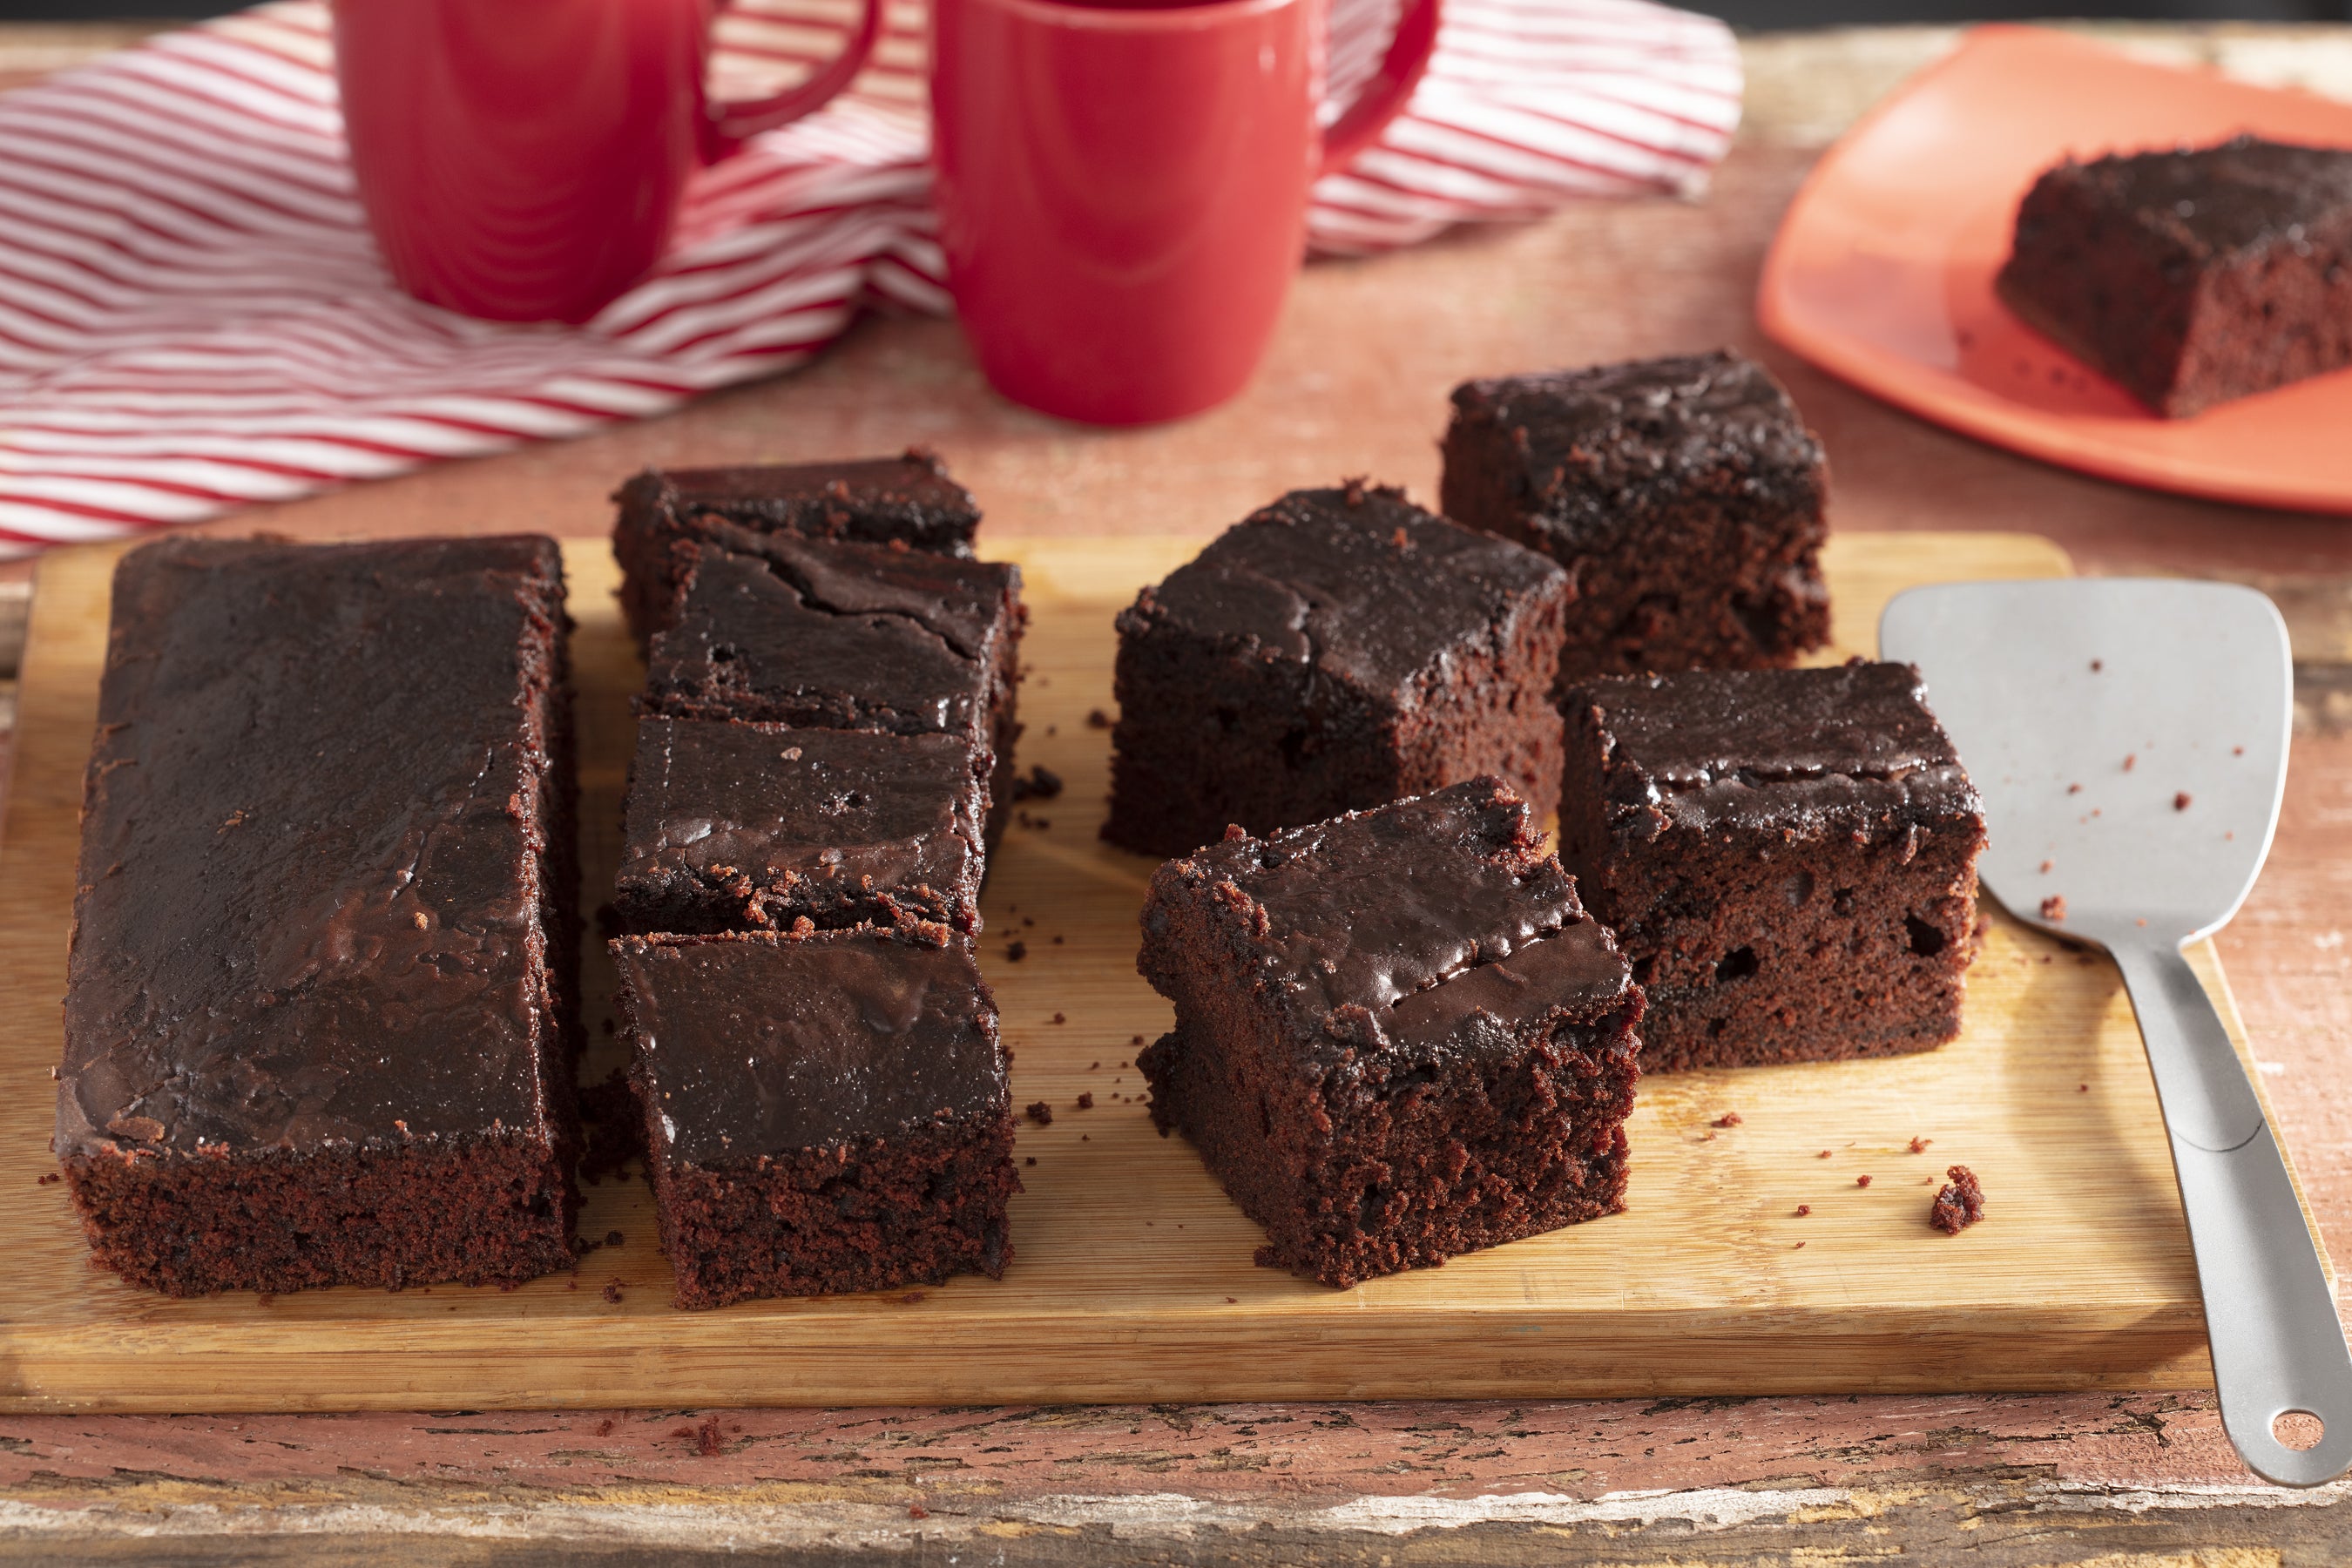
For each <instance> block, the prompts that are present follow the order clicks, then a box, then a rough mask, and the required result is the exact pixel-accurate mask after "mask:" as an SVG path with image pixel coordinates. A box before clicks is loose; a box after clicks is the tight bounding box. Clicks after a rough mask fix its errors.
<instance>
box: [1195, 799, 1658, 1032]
mask: <svg viewBox="0 0 2352 1568" xmlns="http://www.w3.org/2000/svg"><path fill="white" fill-rule="evenodd" d="M1171 869H1174V870H1175V871H1176V873H1177V874H1178V875H1181V876H1183V877H1184V878H1186V879H1188V880H1196V881H1199V882H1202V883H1204V884H1205V885H1208V886H1211V887H1215V886H1217V885H1219V884H1230V885H1231V886H1232V887H1233V889H1234V894H1231V895H1227V896H1228V897H1238V898H1241V899H1244V900H1247V902H1248V903H1249V905H1250V906H1252V907H1253V909H1254V910H1255V911H1257V912H1260V913H1262V915H1263V918H1264V925H1263V927H1262V928H1256V927H1255V920H1256V918H1257V915H1256V914H1255V913H1254V914H1253V917H1252V919H1253V922H1254V929H1256V930H1257V933H1258V934H1257V942H1256V944H1255V945H1256V948H1257V951H1258V952H1261V953H1262V954H1263V962H1262V963H1261V969H1262V978H1261V984H1265V985H1268V986H1271V987H1274V988H1276V990H1277V992H1279V993H1280V994H1283V997H1284V999H1285V1001H1286V1003H1287V1004H1288V1005H1292V1006H1294V1007H1304V1008H1307V1009H1309V1010H1311V1011H1314V1012H1318V1013H1325V1014H1329V1013H1335V1012H1338V1011H1339V1010H1342V1009H1353V1010H1359V1011H1360V1014H1362V1015H1365V1016H1369V1019H1370V1022H1371V1023H1372V1024H1373V1025H1374V1026H1375V1027H1376V1028H1378V1030H1379V1031H1380V1033H1381V1036H1382V1037H1384V1039H1385V1040H1386V1041H1387V1042H1388V1043H1390V1044H1407V1043H1409V1044H1410V1045H1412V1047H1419V1048H1426V1047H1436V1046H1442V1045H1444V1044H1446V1043H1447V1042H1448V1041H1449V1040H1454V1039H1455V1038H1456V1037H1457V1036H1458V1035H1459V1033H1460V1030H1461V1027H1462V1026H1464V1025H1465V1024H1466V1023H1467V1022H1469V1020H1470V1019H1471V1018H1472V1016H1474V1015H1475V1014H1477V1013H1479V1012H1481V1011H1484V1012H1486V1013H1489V1014H1492V1015H1494V1016H1499V1017H1501V1018H1503V1019H1504V1021H1506V1022H1508V1023H1517V1022H1519V1021H1521V1020H1522V1019H1525V1018H1530V1017H1534V1016H1539V1015H1540V1014H1542V1013H1543V1012H1544V1011H1545V1010H1547V1009H1548V1008H1550V1007H1554V1006H1570V1007H1575V1008H1578V1009H1580V1010H1584V1009H1591V1008H1595V1007H1599V1006H1601V1005H1605V1004H1607V1003H1608V1002H1609V1001H1611V1000H1612V999H1613V998H1615V997H1617V996H1619V995H1622V994H1623V993H1624V991H1625V989H1626V988H1627V986H1628V985H1630V984H1631V983H1632V978H1631V976H1632V972H1631V971H1630V970H1629V969H1628V968H1627V966H1626V964H1625V961H1624V960H1623V959H1622V957H1620V956H1619V955H1618V952H1617V948H1616V943H1615V942H1614V941H1613V940H1612V938H1611V936H1610V935H1609V933H1608V932H1607V931H1604V930H1603V929H1602V928H1601V926H1600V925H1599V924H1598V923H1596V922H1595V921H1591V919H1589V918H1587V916H1586V915H1585V912H1584V908H1583V906H1582V905H1581V904H1580V903H1579V902H1578V900H1577V897H1576V884H1575V881H1574V880H1573V879H1571V878H1570V877H1569V876H1568V874H1567V873H1566V872H1564V871H1562V870H1561V869H1560V867H1559V861H1558V860H1557V859H1555V858H1552V857H1550V856H1549V855H1544V854H1541V853H1540V843H1539V841H1538V839H1537V838H1536V837H1535V836H1534V835H1533V834H1532V833H1530V832H1529V831H1528V824H1527V807H1526V806H1525V805H1523V804H1522V803H1521V802H1520V801H1519V800H1518V798H1517V796H1516V795H1512V794H1511V793H1510V791H1509V790H1507V788H1505V787H1504V786H1503V785H1502V784H1500V783H1499V782H1498V781H1496V780H1495V779H1492V778H1484V779H1474V780H1471V781H1470V782H1468V783H1466V784H1455V785H1453V786H1451V787H1449V788H1446V789H1443V790H1439V791H1436V792H1435V793H1433V794H1431V795H1423V796H1421V797H1420V798H1418V799H1415V800H1408V801H1401V802H1399V803H1397V804H1396V805H1387V806H1381V807H1379V808H1377V809H1375V810H1371V811H1364V812H1355V813H1351V814H1349V815H1348V816H1340V817H1336V818H1334V819H1332V820H1331V821H1328V822H1323V823H1318V824H1315V825H1314V826H1307V827H1299V828H1291V829H1287V830H1286V831H1283V832H1280V833H1276V834H1274V835H1272V836H1271V837H1267V838H1265V839H1263V840H1261V839H1255V838H1248V837H1241V838H1228V839H1226V840H1225V841H1224V842H1223V843H1222V844H1215V845H1212V846H1210V847H1207V848H1205V849H1202V850H1200V851H1199V852H1197V853H1196V854H1194V855H1192V856H1191V857H1190V858H1187V859H1185V860H1181V861H1177V862H1173V863H1171ZM1490 970H1502V971H1504V973H1489V971H1490ZM1349 1032H1350V1033H1359V1034H1360V1030H1353V1031H1349ZM1358 1043H1361V1042H1360V1041H1359V1042H1358Z"/></svg>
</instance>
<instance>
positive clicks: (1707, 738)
mask: <svg viewBox="0 0 2352 1568" xmlns="http://www.w3.org/2000/svg"><path fill="white" fill-rule="evenodd" d="M1567 709H1568V767H1567V772H1566V773H1565V774H1564V775H1563V778H1562V781H1561V786H1560V810H1559V854H1560V859H1561V861H1562V862H1563V863H1564V864H1566V866H1567V867H1568V868H1569V869H1570V871H1572V872H1574V873H1575V875H1576V883H1577V887H1578V889H1579V890H1580V892H1581V893H1582V894H1583V897H1584V900H1585V903H1586V905H1587V907H1589V908H1590V909H1591V910H1592V912H1593V914H1594V915H1595V916H1596V917H1598V918H1599V919H1600V920H1601V921H1604V922H1605V923H1607V925H1608V926H1609V927H1610V929H1611V930H1612V931H1615V932H1616V934H1617V941H1618V942H1619V943H1620V944H1621V945H1622V947H1623V949H1624V951H1625V955H1626V957H1627V958H1629V959H1630V960H1632V961H1633V973H1634V974H1635V976H1636V977H1637V978H1638V979H1639V980H1640V981H1641V983H1642V988H1643V992H1644V993H1645V994H1647V996H1648V997H1649V1012H1648V1014H1647V1015H1646V1016H1645V1017H1644V1018H1643V1024H1642V1038H1643V1051H1642V1061H1643V1067H1644V1068H1645V1069H1646V1070H1648V1071H1651V1072H1671V1071H1675V1070H1679V1069H1683V1068H1716V1067H1749V1066H1755V1065H1758V1064H1760V1063H1767V1062H1790V1061H1818V1060H1824V1059H1831V1058H1853V1057H1881V1056H1891V1055H1895V1054H1897V1053H1900V1052H1905V1051H1918V1050H1926V1049H1927V1048H1929V1047H1934V1046H1938V1045H1941V1044H1943V1043H1944V1042H1945V1041H1947V1040H1949V1039H1951V1038H1952V1037H1954V1036H1956V1035H1957V1034H1958V1033H1959V1027H1960V1004H1961V1001H1962V997H1963V993H1964V987H1965V984H1966V982H1967V974H1968V967H1969V961H1970V960H1971V959H1972V958H1973V957H1974V956H1975V952H1976V947H1977V931H1976V919H1977V912H1976V893H1977V874H1976V862H1977V855H1978V852H1979V850H1981V849H1982V848H1983V847H1984V842H1985V829H1984V806H1983V804H1982V802H1981V801H1980V800H1979V798H1978V795H1977V792H1976V787H1975V786H1974V785H1973V784H1970V783H1969V775H1968V772H1967V770H1966V769H1965V768H1963V767H1962V766H1961V765H1960V759H1959V757H1958V753H1957V752H1954V750H1953V749H1952V742H1951V741H1950V739H1949V738H1948V737H1947V736H1946V735H1945V733H1944V731H1943V727H1942V726H1941V725H1939V724H1937V722H1936V718H1935V715H1934V714H1933V713H1931V712H1929V711H1928V710H1927V701H1926V696H1925V693H1924V691H1923V690H1922V689H1921V687H1920V683H1919V673H1918V671H1917V670H1916V669H1914V668H1912V667H1911V666H1909V665H1907V664H1865V663H1863V662H1861V661H1859V660H1857V661H1855V662H1854V663H1852V664H1847V665H1842V666H1838V667H1836V668H1828V669H1785V670H1690V671H1685V672H1683V673H1680V674H1675V675H1663V676H1655V675H1654V676H1617V677H1601V678H1597V679H1592V680H1590V681H1587V682H1585V683H1583V684H1581V685H1580V686H1578V687H1576V688H1574V689H1571V690H1570V692H1569V694H1568V699H1567Z"/></svg>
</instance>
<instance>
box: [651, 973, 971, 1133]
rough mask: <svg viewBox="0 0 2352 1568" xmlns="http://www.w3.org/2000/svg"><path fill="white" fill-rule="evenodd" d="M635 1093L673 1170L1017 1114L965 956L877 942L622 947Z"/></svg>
mask: <svg viewBox="0 0 2352 1568" xmlns="http://www.w3.org/2000/svg"><path fill="white" fill-rule="evenodd" d="M612 945H613V957H614V963H616V964H617V965H618V967H619V969H620V972H621V981H622V986H623V992H622V997H623V1003H622V1005H623V1009H624V1012H625V1020H626V1022H627V1024H628V1026H629V1029H630V1032H631V1036H632V1037H633V1038H634V1039H635V1043H636V1051H637V1058H636V1067H635V1069H634V1070H635V1072H636V1074H637V1075H638V1091H639V1093H641V1094H642V1095H644V1096H645V1099H646V1104H647V1105H648V1106H649V1107H650V1108H651V1109H652V1110H653V1112H654V1114H655V1116H656V1119H657V1120H658V1123H659V1127H660V1130H661V1135H662V1140H663V1142H664V1143H665V1144H666V1145H667V1156H668V1158H670V1159H671V1160H674V1161H678V1162H683V1163H690V1164H697V1165H725V1164H729V1163H750V1162H751V1161H754V1160H757V1159H758V1158H760V1157H761V1155H782V1154H786V1153H797V1152H800V1151H802V1150H804V1149H817V1148H826V1147H831V1146H834V1145H838V1144H845V1143H855V1142H860V1141H864V1140H867V1139H875V1138H886V1137H887V1136H889V1135H890V1134H892V1133H894V1132H898V1131H902V1130H904V1129H907V1128H910V1127H916V1126H919V1125H921V1124H924V1123H927V1122H931V1121H952V1120H956V1119H959V1118H963V1117H969V1116H980V1115H986V1116H1002V1115H1004V1114H1007V1112H1008V1110H1009V1108H1010V1105H1011V1089H1009V1087H1008V1086H1007V1080H1006V1078H1005V1058H1004V1052H1003V1047H1002V1046H1001V1045H1000V1044H999V1043H998V1040H997V1032H996V1002H995V998H994V997H993V996H992V995H991V994H989V991H988V987H987V985H986V984H984V983H983V982H982V980H981V977H980V970H979V967H978V966H977V965H976V964H975V963H973V962H972V955H971V944H970V943H969V942H966V941H965V940H964V939H962V938H960V937H959V938H951V939H950V940H949V941H948V942H947V943H946V944H945V945H944V946H934V945H929V944H928V943H923V942H915V941H911V940H906V939H902V938H899V937H896V936H893V935H891V934H889V933H887V932H880V931H816V932H814V933H812V934H810V935H807V936H803V937H795V936H791V935H784V934H775V933H766V932H761V933H757V934H748V935H733V936H711V937H622V938H619V939H618V940H616V941H615V942H614V943H613V944H612Z"/></svg>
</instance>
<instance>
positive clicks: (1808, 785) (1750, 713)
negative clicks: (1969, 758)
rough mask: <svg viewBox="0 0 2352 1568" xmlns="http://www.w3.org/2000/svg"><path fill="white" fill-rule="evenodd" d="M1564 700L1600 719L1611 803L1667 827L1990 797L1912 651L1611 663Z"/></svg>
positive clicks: (1965, 804)
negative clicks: (1765, 663) (1750, 665)
mask: <svg viewBox="0 0 2352 1568" xmlns="http://www.w3.org/2000/svg"><path fill="white" fill-rule="evenodd" d="M1567 703H1568V706H1569V709H1570V712H1571V713H1575V712H1576V711H1577V710H1584V711H1585V712H1586V714H1587V716H1588V721H1590V722H1592V723H1594V724H1596V725H1598V726H1599V728H1600V730H1601V752H1602V755H1603V757H1604V758H1605V759H1606V763H1607V768H1608V773H1607V780H1606V784H1605V788H1606V790H1607V795H1608V799H1609V804H1610V810H1611V812H1612V816H1616V817H1617V818H1619V819H1620V820H1622V818H1623V817H1624V816H1626V815H1627V814H1629V813H1630V814H1640V815H1642V816H1646V817H1647V818H1649V819H1650V820H1651V821H1652V822H1653V823H1654V830H1655V831H1658V832H1663V831H1664V829H1665V827H1666V826H1668V825H1669V824H1679V825H1682V826H1693V827H1698V828H1701V829H1704V828H1706V827H1707V826H1712V825H1716V824H1718V823H1720V824H1733V823H1737V824H1743V825H1748V826H1766V825H1780V826H1798V827H1803V826H1806V825H1807V824H1811V825H1812V826H1815V827H1818V826H1819V825H1820V823H1821V821H1822V819H1824V818H1825V817H1826V816H1828V815H1829V814H1831V813H1832V812H1848V811H1851V810H1853V809H1854V808H1868V809H1874V810H1916V809H1930V810H1935V811H1937V812H1939V813H1940V812H1947V811H1948V812H1953V813H1969V814H1978V813H1980V812H1981V810H1982V806H1981V804H1980V803H1979V801H1978V799H1977V795H1976V788H1975V786H1974V785H1973V784H1970V783H1969V777H1968V773H1967V771H1966V770H1965V769H1964V768H1963V767H1962V766H1961V765H1960V760H1959V756H1958V753H1957V752H1955V751H1954V750H1953V748H1952V742H1951V740H1950V738H1949V737H1948V736H1947V735H1946V734H1945V733H1944V731H1943V727H1942V726H1941V725H1939V724H1937V722H1936V718H1935V715H1934V714H1933V713H1932V712H1930V711H1929V710H1928V709H1927V689H1926V688H1925V686H1924V685H1922V684H1921V682H1920V679H1919V672H1918V671H1917V670H1916V669H1915V668H1912V667H1911V666H1910V665H1907V664H1868V663H1864V662H1863V661H1861V660H1855V661H1854V662H1853V663H1851V664H1845V665H1840V666H1836V667H1834V668H1827V669H1797V670H1693V671H1689V672H1687V673H1684V674H1679V675H1671V676H1659V675H1633V676H1607V677H1601V678H1598V679H1593V680H1591V681H1588V682H1586V683H1584V684H1583V685H1581V686H1579V687H1578V688H1576V689H1574V690H1572V691H1570V693H1569V694H1568V699H1567Z"/></svg>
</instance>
